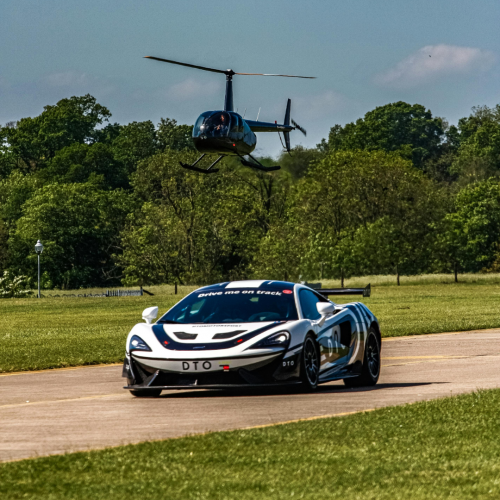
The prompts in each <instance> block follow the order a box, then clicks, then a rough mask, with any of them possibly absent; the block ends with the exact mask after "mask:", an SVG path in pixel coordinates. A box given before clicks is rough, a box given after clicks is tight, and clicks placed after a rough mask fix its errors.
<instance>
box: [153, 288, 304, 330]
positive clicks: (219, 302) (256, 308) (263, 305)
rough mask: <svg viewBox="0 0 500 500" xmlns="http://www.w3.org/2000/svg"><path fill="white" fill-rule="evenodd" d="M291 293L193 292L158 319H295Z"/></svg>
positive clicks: (210, 321)
mask: <svg viewBox="0 0 500 500" xmlns="http://www.w3.org/2000/svg"><path fill="white" fill-rule="evenodd" d="M297 318H298V317H297V309H296V307H295V300H294V294H293V293H290V290H287V293H283V290H276V289H268V290H266V289H261V288H233V289H229V290H227V289H222V290H221V289H220V288H217V289H212V290H208V291H202V290H200V291H199V292H194V293H192V294H190V295H188V296H187V297H186V298H185V299H183V300H181V301H180V302H179V303H178V304H176V305H175V306H174V307H173V308H172V309H170V311H168V312H167V314H165V315H164V316H163V317H162V318H161V319H160V320H159V321H158V322H159V323H162V322H164V323H167V322H176V323H207V324H217V323H253V322H261V321H289V320H295V319H297Z"/></svg>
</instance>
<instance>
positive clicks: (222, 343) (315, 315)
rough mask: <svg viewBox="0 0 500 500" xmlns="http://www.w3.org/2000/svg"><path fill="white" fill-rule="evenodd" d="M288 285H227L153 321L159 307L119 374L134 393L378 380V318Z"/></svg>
mask: <svg viewBox="0 0 500 500" xmlns="http://www.w3.org/2000/svg"><path fill="white" fill-rule="evenodd" d="M350 294H363V295H364V296H369V295H370V286H369V285H368V286H367V287H366V288H364V289H363V288H359V289H352V288H351V289H344V288H342V289H321V288H320V289H313V288H311V287H309V286H307V285H306V284H300V283H289V282H285V281H233V282H226V283H219V284H216V285H210V286H206V287H203V288H199V289H198V290H196V291H194V292H192V293H190V294H189V295H187V296H186V297H185V298H183V299H182V300H181V301H180V302H178V303H177V304H176V305H175V306H173V307H172V308H171V309H170V310H168V311H167V312H166V313H165V314H164V315H163V316H162V317H161V318H160V319H159V320H158V321H156V322H155V319H156V317H157V315H158V308H157V307H150V308H148V309H146V310H144V312H143V319H144V320H145V323H139V324H137V325H135V326H134V327H133V328H132V330H131V332H130V333H129V335H128V337H127V343H126V356H125V361H124V365H123V376H124V377H126V378H127V383H128V384H127V386H126V387H125V389H128V390H129V391H130V392H131V393H132V394H133V395H134V396H137V397H143V396H146V397H154V396H159V395H160V393H161V391H163V390H171V389H209V388H231V387H252V386H253V387H255V386H258V387H264V386H277V385H294V384H297V385H299V384H300V385H301V386H302V388H303V389H304V390H306V391H313V390H315V389H316V387H317V386H318V384H321V383H323V382H328V381H331V380H340V379H342V380H344V383H345V384H346V385H347V386H349V387H355V386H363V385H375V384H376V383H377V381H378V378H379V374H380V348H381V337H380V328H379V324H378V321H377V318H376V317H375V316H374V315H373V314H372V313H371V312H370V310H369V309H368V308H367V307H366V306H365V305H364V304H363V303H360V302H355V303H350V304H335V303H333V302H331V301H330V300H329V299H328V298H327V297H328V296H330V295H350Z"/></svg>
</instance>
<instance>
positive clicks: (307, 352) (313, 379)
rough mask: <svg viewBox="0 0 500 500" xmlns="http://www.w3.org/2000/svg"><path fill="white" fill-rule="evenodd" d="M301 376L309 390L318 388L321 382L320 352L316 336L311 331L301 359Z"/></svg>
mask: <svg viewBox="0 0 500 500" xmlns="http://www.w3.org/2000/svg"><path fill="white" fill-rule="evenodd" d="M300 361H301V363H300V378H301V380H302V387H303V388H304V389H305V390H306V391H307V392H312V391H314V390H316V388H317V387H318V382H319V362H320V361H319V352H318V346H317V345H316V341H315V340H314V337H313V336H312V335H311V334H310V333H309V334H307V335H306V338H305V340H304V347H303V348H302V354H301V359H300Z"/></svg>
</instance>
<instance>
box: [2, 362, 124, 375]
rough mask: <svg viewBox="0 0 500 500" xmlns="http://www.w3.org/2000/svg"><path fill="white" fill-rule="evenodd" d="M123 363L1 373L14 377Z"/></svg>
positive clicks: (114, 364)
mask: <svg viewBox="0 0 500 500" xmlns="http://www.w3.org/2000/svg"><path fill="white" fill-rule="evenodd" d="M122 364H123V363H101V364H99V365H82V366H65V367H64V368H47V369H46V370H24V371H22V372H9V373H0V377H12V376H13V375H32V374H34V373H51V372H53V373H56V372H63V371H69V370H81V369H83V368H102V367H104V366H121V365H122Z"/></svg>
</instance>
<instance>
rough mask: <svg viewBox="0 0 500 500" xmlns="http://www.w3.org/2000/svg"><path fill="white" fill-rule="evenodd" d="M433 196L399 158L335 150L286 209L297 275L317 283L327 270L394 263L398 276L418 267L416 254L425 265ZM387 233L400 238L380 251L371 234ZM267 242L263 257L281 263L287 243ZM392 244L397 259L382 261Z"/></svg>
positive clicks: (344, 272)
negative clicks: (284, 244) (294, 252)
mask: <svg viewBox="0 0 500 500" xmlns="http://www.w3.org/2000/svg"><path fill="white" fill-rule="evenodd" d="M434 191H435V187H434V185H433V183H432V182H431V181H429V180H428V179H426V178H425V177H424V176H423V175H422V173H421V172H419V171H418V170H416V169H415V168H414V167H413V166H412V165H411V163H409V162H408V161H406V160H403V159H402V158H401V157H399V156H398V155H396V154H387V153H384V152H382V151H372V152H368V151H338V152H332V153H330V154H329V155H327V156H326V157H325V158H324V159H323V160H321V161H320V162H318V163H317V164H316V165H314V167H313V168H311V169H310V171H309V173H308V174H307V175H306V177H305V178H304V179H303V180H302V181H301V182H300V183H299V184H298V186H297V191H296V194H295V195H294V198H293V202H292V203H291V206H290V209H289V213H288V220H289V224H292V225H293V229H290V230H289V231H288V232H287V233H285V235H286V234H296V235H297V239H298V240H299V241H298V242H296V243H294V244H293V245H292V247H293V248H295V249H299V248H300V250H299V254H298V255H300V259H299V260H300V262H297V258H295V259H292V260H291V262H294V266H293V272H294V273H295V274H296V275H298V274H301V275H303V276H304V277H306V278H308V279H314V278H317V277H318V276H319V275H320V273H321V267H323V268H324V272H325V274H326V275H327V276H329V277H336V278H341V277H342V276H344V277H347V276H349V275H350V274H354V273H359V272H360V271H361V270H365V271H366V272H374V271H375V270H376V269H380V268H382V267H383V268H384V269H385V270H388V267H389V264H390V265H391V266H392V269H393V270H394V271H395V270H396V266H400V267H404V266H403V264H406V267H405V268H404V270H406V272H410V271H411V270H412V269H417V264H416V262H415V261H416V258H417V257H418V258H419V259H420V260H419V265H420V267H419V269H420V268H422V265H423V264H422V259H424V257H423V255H422V254H420V253H419V249H422V248H424V247H425V243H424V242H425V238H424V237H423V235H425V233H426V232H428V227H427V225H428V223H429V222H430V221H431V220H432V218H433V213H435V212H436V211H435V206H434V202H435V196H434V194H433V193H434ZM381 220H384V221H385V222H384V223H381V222H378V221H381ZM377 222H378V225H377ZM382 228H384V229H385V235H386V236H388V235H389V233H390V232H392V233H393V234H398V235H399V236H398V238H397V239H388V240H387V241H386V242H385V243H384V245H383V249H381V250H380V252H378V249H377V248H375V247H374V245H375V244H376V243H374V240H373V239H372V240H371V242H370V238H369V236H373V232H374V231H375V230H376V229H377V230H381V229H382ZM270 234H273V235H276V236H277V235H279V234H280V230H279V228H277V229H275V228H274V227H273V228H271V230H270ZM266 243H267V247H266V252H265V253H264V252H259V254H258V255H259V256H260V258H261V259H267V258H269V259H271V260H273V261H276V260H278V259H277V255H278V253H280V252H281V253H282V252H283V251H284V250H283V245H282V242H281V241H280V240H279V239H275V240H274V241H266ZM390 245H392V246H394V247H396V249H395V250H394V251H393V252H392V254H393V255H394V256H395V257H398V258H397V259H396V258H395V257H394V258H393V259H391V261H390V263H388V262H387V260H384V259H386V257H384V256H386V252H387V246H390ZM411 248H413V252H410V251H409V249H411ZM396 250H397V251H396ZM285 255H288V254H286V253H285ZM377 255H378V256H379V257H380V258H376V256H377ZM382 257H384V258H382ZM403 257H404V258H403ZM410 263H411V266H410V265H409V264H410ZM255 265H256V266H257V264H255ZM261 265H262V264H261ZM297 267H298V269H297ZM400 272H402V270H401V269H400Z"/></svg>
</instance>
